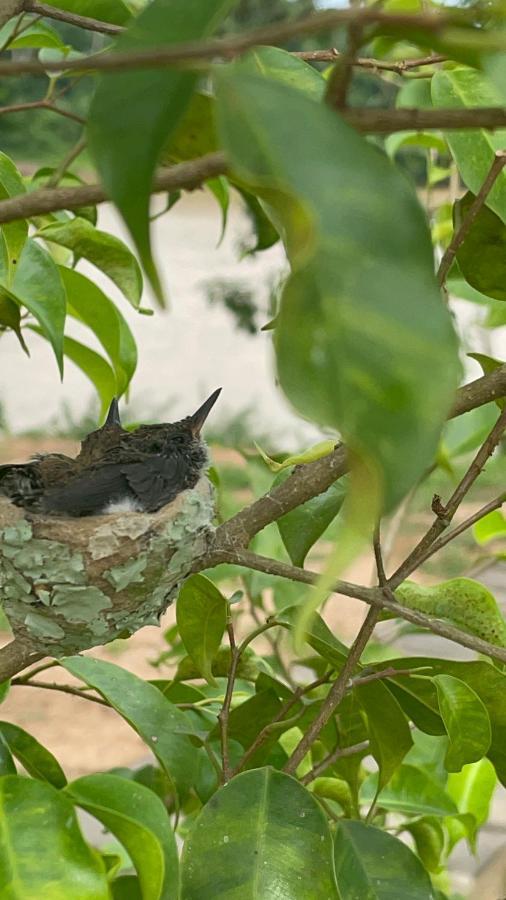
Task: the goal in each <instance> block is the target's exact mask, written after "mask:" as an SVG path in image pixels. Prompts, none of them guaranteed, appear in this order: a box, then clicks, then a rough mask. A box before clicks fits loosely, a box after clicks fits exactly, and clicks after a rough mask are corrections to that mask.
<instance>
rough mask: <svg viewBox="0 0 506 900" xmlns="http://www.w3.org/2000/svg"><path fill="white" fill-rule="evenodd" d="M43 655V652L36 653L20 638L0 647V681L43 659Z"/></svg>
mask: <svg viewBox="0 0 506 900" xmlns="http://www.w3.org/2000/svg"><path fill="white" fill-rule="evenodd" d="M42 655H43V654H42V653H34V651H33V650H32V649H31V647H30V646H29V645H28V644H24V643H23V642H22V641H21V640H20V639H19V638H16V639H15V640H13V641H11V642H10V644H6V645H5V647H2V648H1V649H0V683H1V682H2V681H7V680H8V679H9V678H12V677H13V676H14V675H17V673H18V672H21V671H22V669H26V667H27V666H29V665H31V664H32V663H34V662H37V660H39V659H42Z"/></svg>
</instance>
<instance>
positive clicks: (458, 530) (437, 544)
mask: <svg viewBox="0 0 506 900" xmlns="http://www.w3.org/2000/svg"><path fill="white" fill-rule="evenodd" d="M504 503H506V493H504V494H501V496H500V497H496V498H495V500H491V501H490V503H486V504H485V506H482V507H481V509H479V510H477V512H475V513H473V514H472V516H469V517H468V518H467V519H464V521H463V522H460V524H459V525H457V526H456V527H455V528H452V530H451V531H447V532H446V534H443V535H441V537H440V538H438V539H437V540H436V541H434V543H433V544H431V547H430V554H429V555H430V556H434V554H435V553H437V552H438V551H439V550H441V548H442V547H445V546H446V544H449V543H450V541H453V540H454V539H455V538H456V537H458V536H459V534H462V532H463V531H467V529H468V528H471V527H472V526H473V525H475V524H476V522H479V521H480V519H483V517H484V516H488V514H489V513H491V512H494V510H495V509H500V508H501V506H503V505H504ZM427 558H428V557H427Z"/></svg>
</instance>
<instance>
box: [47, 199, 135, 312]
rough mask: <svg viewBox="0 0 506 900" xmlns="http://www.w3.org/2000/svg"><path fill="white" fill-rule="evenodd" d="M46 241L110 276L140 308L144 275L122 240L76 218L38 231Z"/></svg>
mask: <svg viewBox="0 0 506 900" xmlns="http://www.w3.org/2000/svg"><path fill="white" fill-rule="evenodd" d="M37 234H38V236H39V237H42V238H44V240H45V241H52V243H54V244H58V245H59V246H60V247H67V248H68V249H69V250H72V253H73V254H74V256H75V257H76V259H81V258H82V259H87V260H88V262H91V263H93V265H94V266H96V267H97V269H100V270H101V271H102V272H104V274H105V275H107V276H108V277H109V278H110V279H111V281H113V282H114V284H115V285H116V286H117V287H118V288H119V289H120V291H121V292H122V293H123V294H124V296H125V297H126V298H127V300H128V301H129V302H130V303H131V304H132V306H135V307H137V306H139V303H140V300H141V295H142V274H141V270H140V268H139V264H138V262H137V260H136V258H135V256H134V255H133V253H132V252H131V251H130V250H129V249H128V247H127V246H126V244H124V243H123V241H121V240H120V239H119V238H117V237H115V236H114V235H112V234H108V232H107V231H99V230H98V228H95V227H94V226H93V225H92V224H91V222H88V220H87V219H82V218H80V217H79V216H76V217H75V218H74V219H70V220H69V221H68V222H54V223H53V224H52V225H46V226H45V227H44V228H41V229H40V230H39V231H38V232H37Z"/></svg>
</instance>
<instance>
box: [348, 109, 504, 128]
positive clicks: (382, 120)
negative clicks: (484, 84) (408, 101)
mask: <svg viewBox="0 0 506 900" xmlns="http://www.w3.org/2000/svg"><path fill="white" fill-rule="evenodd" d="M341 115H342V116H343V118H344V119H346V121H347V122H348V124H349V125H352V126H353V128H356V129H357V131H360V132H362V133H364V134H393V133H394V132H396V131H434V130H436V131H439V130H441V129H444V130H445V131H453V130H458V129H461V128H488V129H490V130H491V131H493V130H495V129H496V128H504V126H505V125H506V108H505V107H503V106H497V107H496V106H491V107H484V106H482V107H476V108H473V109H417V108H414V109H410V108H400V109H370V108H365V107H364V108H363V109H362V108H360V109H359V108H353V109H347V110H346V112H344V111H343V112H341Z"/></svg>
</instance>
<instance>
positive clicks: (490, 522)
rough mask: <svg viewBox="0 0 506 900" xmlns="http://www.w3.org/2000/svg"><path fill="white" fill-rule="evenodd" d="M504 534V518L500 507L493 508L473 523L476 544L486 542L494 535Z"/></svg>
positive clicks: (502, 535) (505, 520)
mask: <svg viewBox="0 0 506 900" xmlns="http://www.w3.org/2000/svg"><path fill="white" fill-rule="evenodd" d="M505 535H506V518H505V517H504V514H503V513H502V512H501V510H500V509H494V511H493V512H491V513H489V514H488V515H487V516H483V519H480V520H479V521H478V522H476V524H475V525H473V537H474V539H475V541H477V542H478V544H487V543H488V541H492V540H494V538H496V537H504V536H505Z"/></svg>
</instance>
